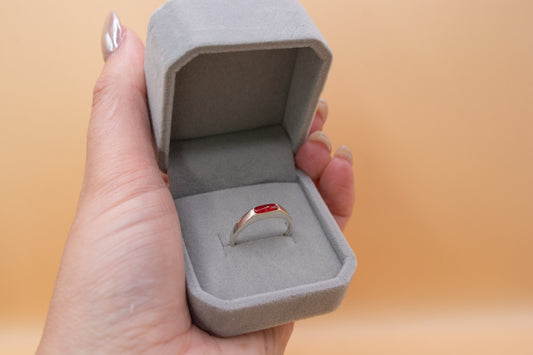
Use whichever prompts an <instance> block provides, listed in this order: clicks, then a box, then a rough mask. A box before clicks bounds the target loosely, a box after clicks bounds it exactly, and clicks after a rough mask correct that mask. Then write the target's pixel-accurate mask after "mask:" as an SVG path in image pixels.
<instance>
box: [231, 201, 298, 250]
mask: <svg viewBox="0 0 533 355" xmlns="http://www.w3.org/2000/svg"><path fill="white" fill-rule="evenodd" d="M268 218H281V219H284V220H285V221H287V230H286V231H285V233H283V235H284V236H288V235H292V218H291V216H290V215H289V213H288V212H287V211H286V210H285V209H284V208H283V207H281V206H280V205H278V204H277V203H269V204H266V205H261V206H256V207H254V208H252V209H251V210H250V211H248V212H246V214H245V215H244V216H242V217H241V219H239V221H238V222H237V224H235V227H233V231H232V233H231V237H230V242H229V244H230V245H231V246H234V245H235V244H236V239H237V236H238V235H239V233H240V232H242V230H243V229H244V228H246V227H247V226H249V225H250V224H252V223H255V222H258V221H262V220H264V219H268Z"/></svg>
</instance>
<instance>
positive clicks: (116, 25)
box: [102, 11, 122, 61]
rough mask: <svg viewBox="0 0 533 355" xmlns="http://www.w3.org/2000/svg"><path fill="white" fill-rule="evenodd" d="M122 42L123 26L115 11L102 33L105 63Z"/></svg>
mask: <svg viewBox="0 0 533 355" xmlns="http://www.w3.org/2000/svg"><path fill="white" fill-rule="evenodd" d="M121 41H122V25H121V24H120V20H119V18H118V16H117V14H116V12H115V11H111V12H110V13H109V15H107V18H106V20H105V23H104V30H103V32H102V55H103V56H104V61H106V60H107V58H109V56H110V55H111V54H113V53H114V52H115V51H116V50H117V48H118V47H119V46H120V42H121Z"/></svg>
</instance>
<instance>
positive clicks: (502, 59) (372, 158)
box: [0, 0, 533, 354]
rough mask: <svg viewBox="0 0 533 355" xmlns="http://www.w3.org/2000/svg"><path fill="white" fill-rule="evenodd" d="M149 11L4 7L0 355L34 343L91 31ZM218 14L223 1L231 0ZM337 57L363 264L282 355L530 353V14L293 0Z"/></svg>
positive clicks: (140, 27) (87, 81) (73, 180)
mask: <svg viewBox="0 0 533 355" xmlns="http://www.w3.org/2000/svg"><path fill="white" fill-rule="evenodd" d="M162 3H163V0H144V1H140V0H136V1H132V0H108V1H104V0H93V1H63V0H26V1H6V0H0V48H1V49H0V169H1V170H0V171H1V174H0V198H1V204H0V353H11V354H16V353H28V352H32V351H33V350H34V349H35V347H36V345H37V343H38V341H39V337H40V332H41V328H42V326H43V324H44V320H45V316H46V310H47V306H48V302H49V298H50V295H51V292H52V288H53V284H54V279H55V275H56V271H57V268H58V265H59V261H60V257H61V252H62V248H63V244H64V242H65V239H66V237H67V233H68V230H69V225H70V223H71V221H72V218H73V215H74V212H75V208H76V201H77V195H78V192H79V189H80V186H81V181H82V174H83V166H84V156H85V134H86V127H87V122H88V117H89V112H90V108H91V91H92V86H93V84H94V82H95V80H96V78H97V76H98V74H99V72H100V70H101V68H102V59H101V54H100V43H99V39H100V31H101V26H102V24H103V20H104V18H105V16H106V14H107V12H108V11H109V10H110V9H114V10H116V11H117V12H118V13H119V15H120V16H121V19H122V21H123V22H124V23H125V24H126V25H127V26H129V27H130V28H132V29H133V30H135V31H136V32H137V33H138V34H139V35H140V36H141V38H143V39H144V38H145V30H146V27H147V23H148V19H149V15H150V14H151V13H152V12H153V11H154V10H155V9H156V8H157V7H158V6H160V5H161V4H162ZM228 3H230V1H228ZM302 3H303V4H304V6H305V7H306V8H307V10H308V11H309V12H310V14H311V16H312V17H313V18H314V20H315V22H316V23H317V25H318V27H319V28H320V30H321V31H322V33H323V34H324V36H325V37H326V39H327V40H328V42H329V43H330V45H331V47H332V49H333V52H334V55H335V59H334V64H333V67H332V71H331V75H330V77H329V81H328V83H327V87H326V90H325V92H324V97H325V98H326V99H327V100H328V101H329V103H330V117H329V120H328V122H327V125H326V129H325V130H326V132H327V133H328V135H329V136H330V138H331V140H332V141H333V144H334V148H336V147H337V146H338V145H340V144H346V145H349V146H350V147H351V149H352V150H353V152H354V157H355V168H354V170H355V173H356V184H357V202H356V208H355V213H354V216H353V218H352V220H351V222H350V224H349V226H348V228H347V230H346V238H347V239H348V241H349V243H350V244H351V246H352V247H353V249H354V251H355V252H356V254H357V256H358V261H359V267H358V270H357V272H356V275H355V278H354V281H353V283H352V286H351V288H350V290H349V292H348V295H347V298H346V300H345V302H344V303H343V305H342V306H341V307H340V309H339V310H338V311H337V312H335V313H333V314H330V315H327V316H322V317H318V318H314V319H311V320H306V321H302V322H299V323H297V325H296V329H295V332H294V336H293V338H292V340H291V342H290V344H289V348H288V351H287V353H289V354H308V353H325V352H330V353H341V354H342V353H345V354H351V353H361V352H362V353H381V352H383V353H391V352H394V353H428V352H430V353H443V354H447V353H449V352H453V353H471V352H482V351H483V352H485V353H504V352H505V353H507V352H510V353H515V354H518V353H531V352H533V345H532V344H533V343H532V342H531V340H528V339H527V336H528V335H531V334H533V257H532V252H533V31H532V27H531V25H532V23H533V2H531V1H507V0H501V1H474V0H472V1H462V0H453V1H444V0H441V1H438V0H435V1H392V0H383V1H370V0H365V1H340V0H337V1H327V2H326V1H319V0H305V1H302Z"/></svg>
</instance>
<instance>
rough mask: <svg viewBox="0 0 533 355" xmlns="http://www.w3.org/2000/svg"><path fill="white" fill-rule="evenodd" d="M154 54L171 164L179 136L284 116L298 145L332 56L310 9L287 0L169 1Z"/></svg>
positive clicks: (153, 88) (156, 30)
mask: <svg viewBox="0 0 533 355" xmlns="http://www.w3.org/2000/svg"><path fill="white" fill-rule="evenodd" d="M221 9H223V15H222V14H221ZM146 53H147V56H146V64H145V68H146V77H147V90H148V99H149V103H150V113H151V116H152V117H151V118H152V125H153V131H154V136H155V141H156V145H157V151H158V162H159V166H160V168H161V169H162V170H163V171H166V170H167V169H168V167H169V149H170V142H171V141H174V140H190V139H195V138H201V137H207V136H215V135H221V134H226V133H231V132H239V131H246V130H253V129H257V128H261V127H269V126H275V125H281V126H282V127H283V128H284V130H285V131H286V133H287V135H288V137H289V140H290V146H291V149H292V151H293V152H295V151H296V150H297V149H298V148H299V146H300V145H301V144H302V143H303V142H304V141H305V139H306V137H307V134H308V132H309V128H310V125H311V123H312V120H313V117H314V112H315V109H316V106H317V103H318V100H319V97H320V93H321V91H322V89H323V86H324V83H325V81H326V77H327V73H328V70H329V67H330V64H331V59H332V55H331V51H330V49H329V47H328V45H327V44H326V42H325V40H324V38H323V37H322V35H321V34H320V32H319V31H318V29H317V28H316V26H315V25H314V23H313V22H312V20H311V18H310V17H309V15H308V14H307V12H306V11H305V9H304V8H303V7H302V6H301V5H300V4H299V3H298V2H297V1H286V0H283V1H281V0H274V1H272V0H268V1H264V0H262V1H254V2H253V4H251V2H250V1H249V0H235V1H231V2H227V1H221V0H211V1H205V0H204V1H182V0H173V1H169V2H167V3H166V4H165V5H163V6H162V7H161V8H160V9H158V10H157V11H156V12H155V13H154V14H153V15H152V18H151V20H150V24H149V27H148V35H147V48H146Z"/></svg>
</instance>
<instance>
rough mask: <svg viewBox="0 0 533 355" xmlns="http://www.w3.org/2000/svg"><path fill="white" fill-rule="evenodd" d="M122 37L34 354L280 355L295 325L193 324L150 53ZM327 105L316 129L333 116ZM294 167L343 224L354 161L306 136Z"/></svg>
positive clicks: (97, 102)
mask: <svg viewBox="0 0 533 355" xmlns="http://www.w3.org/2000/svg"><path fill="white" fill-rule="evenodd" d="M122 36H123V37H122V43H121V44H120V46H119V48H118V49H116V50H115V51H114V52H113V53H112V54H111V55H110V56H109V57H108V58H107V61H106V64H105V66H104V70H103V73H102V75H101V76H100V78H99V79H98V81H97V83H96V85H95V89H94V99H93V109H92V114H91V119H90V122H89V128H88V135H87V161H86V168H85V176H84V182H83V186H82V190H81V194H80V198H79V203H78V209H77V213H76V217H75V220H74V222H73V225H72V228H71V230H70V233H69V236H68V240H67V243H66V245H65V249H64V253H63V258H62V262H61V266H60V269H59V273H58V276H57V280H56V285H55V289H54V293H53V296H52V300H51V304H50V309H49V312H48V317H47V322H46V326H45V329H44V333H43V337H42V339H41V344H40V346H39V349H38V354H107V353H113V354H116V353H162V354H173V353H176V354H185V353H187V354H188V353H229V354H241V353H242V354H252V353H253V354H279V353H282V352H283V350H284V349H285V346H286V344H287V342H288V340H289V337H290V335H291V333H292V330H293V324H292V323H291V324H285V325H282V326H278V327H275V328H272V329H267V330H264V331H260V332H256V333H252V334H246V335H242V336H237V337H233V338H227V339H220V338H216V337H212V336H210V335H208V334H207V333H205V332H203V331H201V330H200V329H198V328H196V327H195V326H194V325H192V324H191V319H190V315H189V311H188V308H187V300H186V293H185V272H184V263H183V250H182V240H181V232H180V226H179V219H178V215H177V213H176V210H175V207H174V202H173V200H172V197H171V195H170V192H169V190H168V188H167V184H166V181H165V179H166V177H165V176H164V175H162V174H161V173H160V171H159V169H158V167H157V163H156V160H155V154H154V150H153V145H152V136H151V131H150V121H149V116H148V109H147V101H146V86H145V79H144V71H143V68H144V48H143V45H142V43H141V41H140V40H139V38H138V37H137V36H136V35H135V34H134V33H133V32H132V31H129V30H127V29H124V31H123V34H122ZM320 105H322V106H320V107H319V109H318V113H317V115H316V117H315V122H314V123H313V128H312V130H313V131H320V130H321V129H322V126H323V124H324V122H325V119H326V117H325V116H327V109H326V110H324V105H325V103H324V102H322V103H321V104H320ZM324 112H326V113H324ZM296 162H297V165H298V166H299V167H300V168H301V169H303V170H304V171H306V172H307V173H308V174H309V175H310V176H312V178H313V179H314V181H315V183H316V184H317V187H318V188H319V190H320V192H321V194H322V196H323V198H324V200H325V201H326V202H327V204H328V206H329V208H330V210H331V211H332V213H333V214H334V216H335V218H336V220H337V222H338V223H339V225H340V226H341V228H343V227H344V226H345V225H346V222H347V220H348V217H349V216H350V214H351V211H352V206H353V202H354V187H353V172H352V166H351V161H350V159H347V158H346V156H345V155H342V154H341V155H339V156H334V157H331V154H330V151H329V149H328V147H327V146H326V145H325V144H323V143H322V142H321V141H312V140H308V141H307V142H306V143H305V144H304V145H303V146H302V148H301V149H300V151H299V152H298V153H297V155H296Z"/></svg>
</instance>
